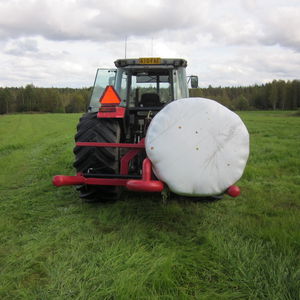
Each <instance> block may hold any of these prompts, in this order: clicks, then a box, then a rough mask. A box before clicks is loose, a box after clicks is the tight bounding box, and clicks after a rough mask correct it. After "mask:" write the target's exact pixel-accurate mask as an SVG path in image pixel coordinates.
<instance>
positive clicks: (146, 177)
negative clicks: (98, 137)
mask: <svg viewBox="0 0 300 300" xmlns="http://www.w3.org/2000/svg"><path fill="white" fill-rule="evenodd" d="M76 145H77V146H82V147H113V148H129V149H130V148H131V149H132V150H129V151H128V152H127V153H126V154H125V155H124V156H123V157H122V158H121V162H120V163H121V165H120V175H128V170H129V162H130V161H131V160H132V159H133V158H134V157H135V156H136V155H137V154H138V153H139V152H141V151H142V150H143V149H145V143H144V139H142V140H141V141H140V142H139V143H137V144H124V143H93V142H78V143H76ZM52 182H53V184H54V185H55V186H64V185H82V184H88V185H113V186H124V187H126V188H127V189H128V190H131V191H144V192H161V191H162V190H163V188H164V184H163V182H161V181H159V180H155V179H153V174H152V164H151V161H150V160H149V159H148V158H145V159H144V161H143V168H142V179H139V180H132V179H119V178H90V177H88V178H87V177H84V176H83V175H82V174H81V173H78V174H77V175H76V176H65V175H57V176H54V177H53V180H52Z"/></svg>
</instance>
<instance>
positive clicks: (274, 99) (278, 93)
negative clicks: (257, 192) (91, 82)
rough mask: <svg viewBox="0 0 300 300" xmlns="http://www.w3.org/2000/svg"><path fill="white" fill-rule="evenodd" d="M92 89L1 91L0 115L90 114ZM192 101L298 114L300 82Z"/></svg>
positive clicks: (194, 93)
mask: <svg viewBox="0 0 300 300" xmlns="http://www.w3.org/2000/svg"><path fill="white" fill-rule="evenodd" d="M91 91H92V87H89V88H81V89H73V88H40V87H35V86H34V85H32V84H30V85H27V86H26V87H10V88H8V87H5V88H0V114H8V113H18V112H53V113H77V112H84V111H86V110H87V107H88V105H89V98H90V94H91ZM190 97H204V98H209V99H214V100H217V101H218V102H220V103H221V104H223V105H225V106H227V107H228V108H230V109H232V110H296V109H299V108H300V80H293V81H284V80H273V81H272V82H270V83H266V84H262V85H253V86H247V87H212V86H209V87H208V88H198V89H190Z"/></svg>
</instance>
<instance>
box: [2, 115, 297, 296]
mask: <svg viewBox="0 0 300 300" xmlns="http://www.w3.org/2000/svg"><path fill="white" fill-rule="evenodd" d="M240 115H241V117H242V119H243V120H244V121H245V123H246V125H247V127H248V129H249V132H250V134H251V155H250V159H249V163H248V166H247V168H246V171H245V174H244V176H243V178H242V180H241V181H240V182H239V185H240V186H241V188H242V195H241V196H240V197H238V198H237V199H231V198H229V197H225V199H223V200H221V201H218V202H214V203H204V202H192V201H189V200H184V199H176V200H175V199H174V200H172V201H171V202H169V203H168V204H167V205H163V204H162V202H161V199H160V196H159V195H153V194H152V195H145V194H132V193H126V194H124V196H123V199H122V200H121V201H118V202H116V203H110V204H97V205H95V204H93V205H89V204H85V203H82V202H81V200H79V198H78V195H77V193H76V191H75V190H74V188H72V187H62V188H55V187H53V186H52V185H51V177H52V176H53V175H55V174H73V173H74V170H73V169H72V163H73V154H72V148H73V136H74V134H75V127H76V124H77V121H78V118H79V115H78V114H74V115H72V114H43V115H37V114H35V115H28V114H26V115H10V116H4V117H1V118H0V137H1V140H0V169H1V173H0V192H1V194H0V197H1V199H0V200H1V201H0V206H1V207H0V230H1V236H0V242H1V244H0V265H1V275H0V298H1V299H70V298H71V299H72V298H74V299H193V298H194V299H278V300H282V299H300V294H299V291H300V269H299V267H300V255H299V253H300V251H299V250H300V231H299V228H300V189H299V186H300V171H299V170H300V156H299V149H300V119H299V118H295V117H289V115H290V112H243V113H241V114H240Z"/></svg>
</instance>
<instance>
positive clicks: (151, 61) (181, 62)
mask: <svg viewBox="0 0 300 300" xmlns="http://www.w3.org/2000/svg"><path fill="white" fill-rule="evenodd" d="M150 65H153V66H173V67H186V66H187V61H186V60H185V59H183V58H160V57H141V58H124V59H118V60H116V61H115V66H116V67H117V68H119V67H126V66H150Z"/></svg>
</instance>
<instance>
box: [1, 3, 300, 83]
mask: <svg viewBox="0 0 300 300" xmlns="http://www.w3.org/2000/svg"><path fill="white" fill-rule="evenodd" d="M299 15H300V3H299V1H295V0H273V1H271V0H266V1H258V0H228V1H217V0H203V1H196V0H181V1H179V0H173V1H172V0H151V1H150V0H146V1H138V0H127V1H121V0H111V1H104V0H77V1H75V0H60V1H58V0H52V1H50V0H28V1H26V3H25V2H24V1H20V0H14V1H11V0H10V1H6V0H0V49H2V50H0V65H1V71H2V72H1V73H0V85H1V86H3V85H9V86H14V85H25V84H27V83H34V84H36V85H39V86H88V85H91V84H92V82H93V76H94V73H95V70H96V68H97V67H112V66H113V61H114V60H115V59H117V58H121V57H124V40H125V37H126V36H127V56H131V57H139V56H151V55H153V56H162V57H167V56H169V57H184V58H186V59H187V60H188V72H189V73H193V74H199V77H200V82H201V84H202V86H204V85H206V86H207V85H209V84H212V85H223V86H224V85H227V84H235V85H247V84H252V83H260V82H265V81H266V80H267V79H270V80H272V79H278V78H283V79H293V78H296V77H297V76H299V75H298V70H299V68H300V61H299V53H300V33H299V28H300V18H299Z"/></svg>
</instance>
